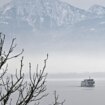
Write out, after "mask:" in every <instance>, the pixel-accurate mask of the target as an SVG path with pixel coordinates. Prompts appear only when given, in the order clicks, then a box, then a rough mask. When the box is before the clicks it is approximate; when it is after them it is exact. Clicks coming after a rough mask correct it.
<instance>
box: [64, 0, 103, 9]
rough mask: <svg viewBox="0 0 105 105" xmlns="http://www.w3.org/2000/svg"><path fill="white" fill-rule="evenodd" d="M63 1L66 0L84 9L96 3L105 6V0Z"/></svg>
mask: <svg viewBox="0 0 105 105" xmlns="http://www.w3.org/2000/svg"><path fill="white" fill-rule="evenodd" d="M62 1H66V2H68V3H70V4H72V5H74V6H77V7H80V8H83V9H88V8H89V7H90V6H92V5H94V4H99V5H103V6H105V0H62Z"/></svg>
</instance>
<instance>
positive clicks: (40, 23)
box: [0, 0, 92, 30]
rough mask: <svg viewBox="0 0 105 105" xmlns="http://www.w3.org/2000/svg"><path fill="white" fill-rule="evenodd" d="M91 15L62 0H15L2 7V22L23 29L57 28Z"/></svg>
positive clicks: (0, 22) (0, 15) (0, 17)
mask: <svg viewBox="0 0 105 105" xmlns="http://www.w3.org/2000/svg"><path fill="white" fill-rule="evenodd" d="M90 15H92V14H91V13H89V12H87V11H85V10H82V9H79V8H76V7H74V6H72V5H70V4H67V3H65V2H61V1H60V0H13V1H11V2H10V3H9V4H7V5H5V6H4V7H3V8H1V10H0V24H2V25H6V26H8V25H9V26H11V25H12V26H11V27H13V28H15V27H18V28H19V27H21V29H22V28H23V27H24V28H26V29H31V28H33V29H34V30H35V29H56V28H61V27H67V26H68V25H72V24H75V23H77V22H80V21H82V20H86V19H88V18H90V17H91V16H90ZM14 26H15V27H14ZM26 26H28V28H27V27H26Z"/></svg>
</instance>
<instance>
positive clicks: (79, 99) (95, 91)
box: [41, 80, 105, 105]
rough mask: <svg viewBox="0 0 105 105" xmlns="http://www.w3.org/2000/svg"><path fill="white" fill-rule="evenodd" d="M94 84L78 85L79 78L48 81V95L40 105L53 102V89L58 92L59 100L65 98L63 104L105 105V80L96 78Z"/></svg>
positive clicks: (47, 104)
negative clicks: (90, 86)
mask: <svg viewBox="0 0 105 105" xmlns="http://www.w3.org/2000/svg"><path fill="white" fill-rule="evenodd" d="M95 85H96V86H95V87H92V88H89V87H87V88H86V87H80V80H77V81H76V80H75V81H73V80H72V81H69V80H67V81H62V80H60V81H55V80H54V81H48V83H47V86H48V88H47V89H48V92H49V96H48V97H47V98H46V99H43V102H42V103H41V104H42V105H49V104H52V102H53V98H54V97H53V91H54V90H56V91H57V93H58V94H59V101H62V100H63V99H65V100H66V102H65V104H64V105H105V80H97V81H96V84H95Z"/></svg>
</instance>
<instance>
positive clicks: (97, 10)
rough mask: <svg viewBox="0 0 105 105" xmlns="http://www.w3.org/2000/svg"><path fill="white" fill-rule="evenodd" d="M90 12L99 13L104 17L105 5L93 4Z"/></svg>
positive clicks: (99, 15) (98, 14)
mask: <svg viewBox="0 0 105 105" xmlns="http://www.w3.org/2000/svg"><path fill="white" fill-rule="evenodd" d="M89 12H91V13H93V14H94V15H97V16H98V17H104V16H105V7H103V6H101V5H93V6H92V7H90V8H89Z"/></svg>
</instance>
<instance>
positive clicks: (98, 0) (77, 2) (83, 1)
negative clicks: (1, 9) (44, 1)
mask: <svg viewBox="0 0 105 105" xmlns="http://www.w3.org/2000/svg"><path fill="white" fill-rule="evenodd" d="M9 1H10V0H0V6H2V5H3V4H5V3H6V2H9ZM62 1H66V2H68V3H70V4H72V5H74V6H77V7H80V8H84V9H88V8H89V7H90V6H92V5H94V4H99V5H103V6H105V0H62Z"/></svg>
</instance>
